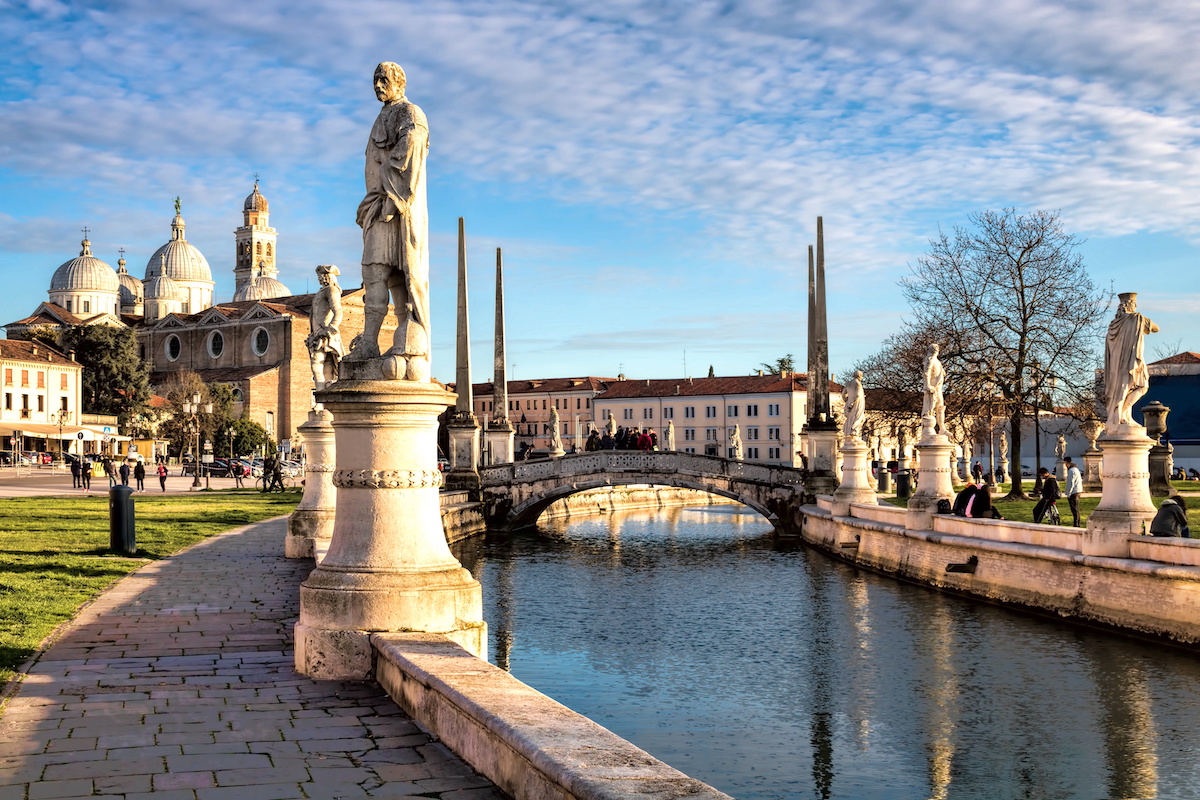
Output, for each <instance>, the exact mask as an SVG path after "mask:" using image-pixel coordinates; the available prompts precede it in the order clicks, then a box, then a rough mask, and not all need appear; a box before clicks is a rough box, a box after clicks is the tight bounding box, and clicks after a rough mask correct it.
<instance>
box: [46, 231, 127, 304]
mask: <svg viewBox="0 0 1200 800" xmlns="http://www.w3.org/2000/svg"><path fill="white" fill-rule="evenodd" d="M80 244H81V245H82V246H83V249H82V250H80V251H79V255H78V257H76V258H72V259H71V260H70V261H68V262H66V263H65V264H63V265H62V266H60V267H59V268H58V269H56V270H54V276H53V277H51V278H50V291H52V292H62V291H68V292H70V291H85V292H113V293H114V294H115V293H116V292H117V290H118V286H119V285H120V284H119V283H118V282H117V273H115V272H113V268H112V267H110V266H109V265H108V264H106V263H104V262H103V261H101V260H100V259H98V258H96V257H95V256H94V255H92V243H91V242H89V241H88V240H87V239H84V240H83V241H82V242H80Z"/></svg>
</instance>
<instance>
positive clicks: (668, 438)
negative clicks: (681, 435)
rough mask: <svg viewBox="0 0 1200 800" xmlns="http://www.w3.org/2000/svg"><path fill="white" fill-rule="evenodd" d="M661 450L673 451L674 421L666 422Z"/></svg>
mask: <svg viewBox="0 0 1200 800" xmlns="http://www.w3.org/2000/svg"><path fill="white" fill-rule="evenodd" d="M662 449H663V450H674V449H675V420H673V419H669V420H667V429H666V430H665V431H663V447H662Z"/></svg>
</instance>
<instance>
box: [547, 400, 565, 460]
mask: <svg viewBox="0 0 1200 800" xmlns="http://www.w3.org/2000/svg"><path fill="white" fill-rule="evenodd" d="M558 423H559V420H558V409H557V408H552V409H550V422H549V426H550V449H551V450H552V451H553V452H555V453H559V452H562V449H563V444H562V434H561V433H560V432H559V430H558V428H559V424H558Z"/></svg>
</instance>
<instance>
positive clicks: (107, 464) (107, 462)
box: [100, 456, 117, 489]
mask: <svg viewBox="0 0 1200 800" xmlns="http://www.w3.org/2000/svg"><path fill="white" fill-rule="evenodd" d="M100 465H101V466H102V467H104V476H105V477H106V478H108V488H110V489H111V488H112V487H114V486H116V485H117V471H116V470H115V469H114V468H113V462H112V459H111V458H109V457H108V456H105V457H104V460H103V461H101V462H100Z"/></svg>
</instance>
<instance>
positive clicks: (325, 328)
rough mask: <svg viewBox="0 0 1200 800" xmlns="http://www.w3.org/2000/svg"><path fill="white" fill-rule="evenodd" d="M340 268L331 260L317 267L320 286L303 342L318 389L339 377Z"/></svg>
mask: <svg viewBox="0 0 1200 800" xmlns="http://www.w3.org/2000/svg"><path fill="white" fill-rule="evenodd" d="M340 274H341V272H340V271H339V270H338V268H337V267H335V266H333V265H332V264H321V265H320V266H319V267H317V281H318V282H319V283H320V284H321V288H320V290H319V291H318V292H317V293H316V294H314V295H313V300H312V309H311V310H310V313H309V318H308V323H309V328H310V332H309V334H308V338H307V339H305V340H304V344H305V345H306V346H307V347H308V360H309V365H310V366H311V367H312V374H313V383H314V384H316V387H317V391H321V390H322V389H324V388H325V387H326V386H327V385H329V384H331V383H333V382H334V381H336V380H337V379H338V365H339V363H340V362H341V360H342V354H343V353H344V349H343V347H342V334H341V326H342V287H340V286H338V282H337V276H338V275H340Z"/></svg>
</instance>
